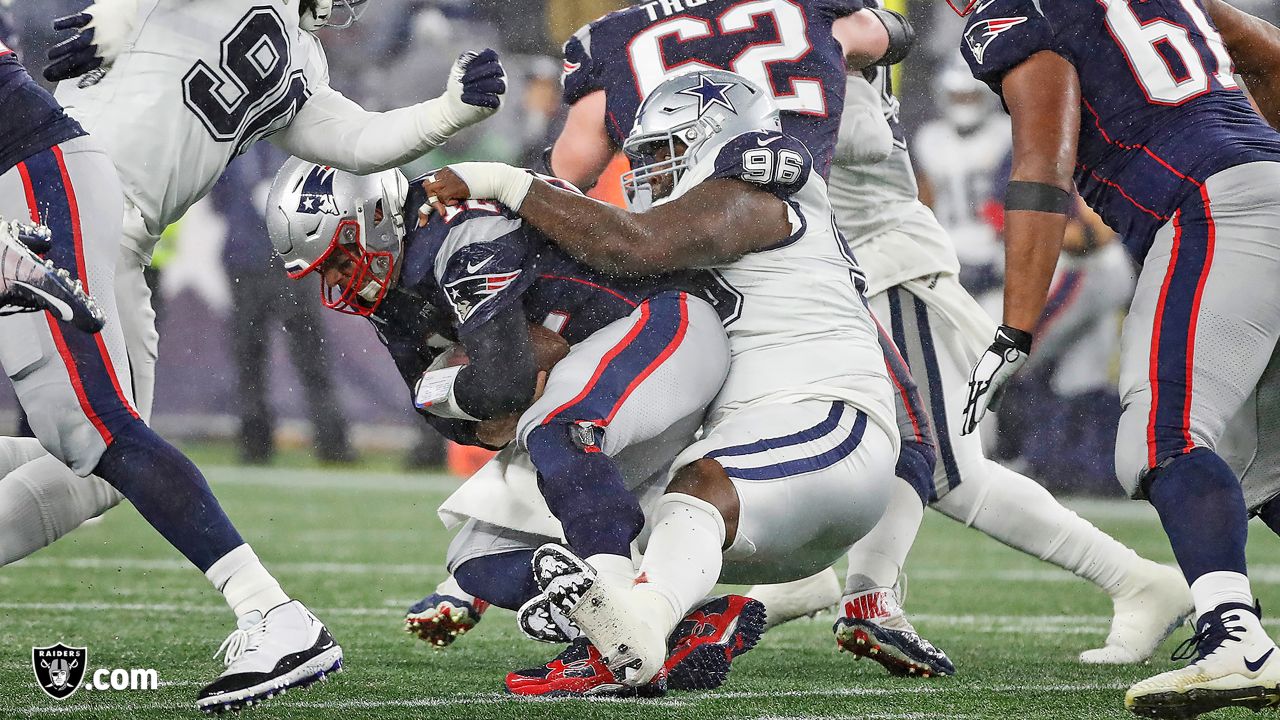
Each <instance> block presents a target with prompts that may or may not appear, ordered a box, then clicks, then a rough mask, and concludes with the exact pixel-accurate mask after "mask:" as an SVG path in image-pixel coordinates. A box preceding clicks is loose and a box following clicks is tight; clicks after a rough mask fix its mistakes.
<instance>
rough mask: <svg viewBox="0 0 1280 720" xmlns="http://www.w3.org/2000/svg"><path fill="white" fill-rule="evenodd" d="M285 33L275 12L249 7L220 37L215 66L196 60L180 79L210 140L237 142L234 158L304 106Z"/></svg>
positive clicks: (303, 92) (303, 90) (185, 98)
mask: <svg viewBox="0 0 1280 720" xmlns="http://www.w3.org/2000/svg"><path fill="white" fill-rule="evenodd" d="M286 33H287V30H286V28H285V24H284V22H283V21H282V20H281V19H280V16H279V15H277V14H276V11H275V9H274V8H270V7H256V8H253V9H252V10H250V11H249V12H248V13H246V14H245V16H244V17H243V18H241V19H240V22H238V23H236V26H235V27H234V28H233V29H232V30H231V32H229V33H227V36H226V37H224V38H223V39H222V43H221V45H220V47H221V57H220V59H219V61H218V67H217V68H211V67H209V65H208V64H207V63H205V61H204V60H198V61H196V64H195V65H193V66H192V67H191V69H190V70H188V71H187V74H186V75H185V76H184V77H183V78H182V90H183V101H184V103H185V104H186V106H187V108H188V109H189V110H190V111H191V112H192V113H194V114H195V116H196V117H197V118H199V119H200V122H201V124H203V125H204V128H205V130H207V131H208V132H209V136H210V137H212V138H213V139H214V140H216V141H218V142H234V143H236V146H237V147H236V154H237V155H238V154H240V153H242V152H244V150H245V149H246V148H248V146H249V145H251V144H252V143H253V142H255V141H257V140H258V139H259V138H260V137H262V136H263V135H264V134H265V133H266V131H267V130H268V129H269V128H270V127H271V126H273V125H275V124H276V122H277V121H278V120H283V121H286V122H287V121H288V120H289V119H291V118H292V117H293V116H294V115H295V114H297V112H298V110H299V108H301V107H302V102H303V100H304V98H305V95H306V82H305V80H303V78H302V75H301V73H293V75H292V76H291V75H290V73H289V67H290V65H291V64H292V59H291V57H290V50H291V47H290V44H289V38H288V35H287V34H286Z"/></svg>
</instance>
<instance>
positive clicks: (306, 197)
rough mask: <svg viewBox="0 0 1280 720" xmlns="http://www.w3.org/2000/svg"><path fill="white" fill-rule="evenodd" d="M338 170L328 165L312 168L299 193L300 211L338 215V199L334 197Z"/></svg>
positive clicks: (312, 213) (310, 213) (311, 213)
mask: <svg viewBox="0 0 1280 720" xmlns="http://www.w3.org/2000/svg"><path fill="white" fill-rule="evenodd" d="M335 174H337V171H336V170H334V169H333V168H331V167H328V166H326V165H317V166H315V167H314V168H311V172H309V173H307V177H306V178H305V179H304V180H303V181H302V191H301V192H300V193H299V195H298V212H300V213H307V214H309V215H318V214H320V213H324V214H325V215H335V216H336V215H338V214H339V213H338V201H337V200H334V199H333V177H334V175H335Z"/></svg>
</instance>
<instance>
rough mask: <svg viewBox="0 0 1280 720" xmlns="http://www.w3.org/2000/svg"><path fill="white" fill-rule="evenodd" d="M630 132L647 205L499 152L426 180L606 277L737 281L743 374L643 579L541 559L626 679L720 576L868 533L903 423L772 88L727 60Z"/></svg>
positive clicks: (639, 194)
mask: <svg viewBox="0 0 1280 720" xmlns="http://www.w3.org/2000/svg"><path fill="white" fill-rule="evenodd" d="M624 147H625V149H626V151H627V152H628V154H629V155H630V156H631V158H632V170H631V171H630V172H629V173H627V174H626V175H624V178H623V182H624V187H625V188H626V189H627V192H628V196H629V198H630V200H631V202H632V204H633V208H640V209H643V208H647V209H645V210H644V211H643V212H628V211H625V210H622V209H620V208H616V207H613V206H610V205H605V204H602V203H598V202H595V201H593V200H590V199H587V198H583V197H580V196H577V195H574V194H573V193H569V192H565V191H563V190H560V189H558V188H556V187H555V186H553V185H552V184H549V183H547V182H544V181H542V180H538V179H535V178H534V177H533V176H531V175H529V174H528V173H525V172H523V171H521V170H519V169H517V168H512V167H509V166H507V165H503V164H500V163H461V164H458V165H453V166H451V167H449V168H445V169H443V170H441V171H439V172H437V173H436V174H435V176H434V179H433V180H432V181H431V182H430V183H428V185H427V190H428V192H429V193H430V194H431V195H433V196H435V197H434V198H433V199H434V200H435V204H436V206H437V208H438V209H439V210H440V211H442V212H447V211H448V207H449V206H453V205H455V204H457V203H460V202H465V201H467V199H468V198H492V199H496V200H499V201H500V202H502V203H503V204H504V205H506V206H507V207H509V208H511V209H512V210H513V211H515V212H516V213H518V214H519V215H520V217H521V218H523V219H524V221H525V222H526V223H528V224H529V225H531V226H533V227H535V228H537V229H538V230H539V231H541V232H543V233H545V234H546V235H547V236H548V237H550V238H551V239H552V240H553V241H555V242H556V244H557V245H559V246H560V247H561V248H562V249H564V250H565V251H566V252H568V253H569V254H570V255H573V256H574V257H576V258H578V259H579V260H580V261H582V262H584V263H586V264H587V265H589V266H591V267H594V268H596V269H597V270H600V271H602V272H605V273H607V274H610V275H620V276H645V275H651V274H654V273H664V272H671V271H676V270H681V269H685V268H692V267H708V268H715V272H716V273H717V275H718V276H719V277H720V279H721V280H722V281H723V282H724V284H725V286H726V287H728V288H732V289H733V290H734V291H735V292H736V293H739V294H740V296H741V303H740V308H739V309H738V311H737V312H735V313H734V316H733V317H731V318H730V321H729V323H728V332H729V345H730V352H731V354H732V364H731V366H730V370H729V377H728V379H727V380H726V381H725V385H724V387H723V389H721V391H720V393H719V395H718V396H717V397H716V399H715V401H714V402H713V403H712V405H711V409H710V412H709V415H708V418H707V421H706V423H705V425H704V426H703V431H702V435H701V438H700V439H699V440H698V441H697V442H695V443H694V444H692V445H691V446H689V447H688V448H687V449H685V450H684V451H683V452H682V453H681V454H680V455H679V457H677V458H676V460H675V462H674V463H673V465H672V474H671V481H670V483H669V484H668V485H667V487H666V492H665V494H664V495H663V496H662V498H661V500H660V501H659V503H658V504H657V506H656V508H655V510H654V511H653V513H652V516H651V525H652V532H651V536H650V537H649V540H648V544H647V546H646V548H645V552H644V559H643V561H642V562H641V564H640V568H639V571H640V572H639V575H638V576H637V577H636V583H635V585H634V587H631V588H626V587H621V586H619V585H616V584H613V583H610V582H607V581H605V578H604V576H603V574H602V572H601V571H602V570H605V569H606V568H605V567H598V566H597V565H596V564H595V563H594V562H586V561H584V560H583V559H582V558H580V557H579V556H578V555H576V554H574V553H573V552H572V551H570V550H568V549H566V548H563V547H560V546H558V545H545V546H543V547H542V548H541V549H540V550H539V551H538V553H536V554H535V555H534V567H535V571H536V575H537V579H538V581H539V583H540V585H541V586H542V588H543V591H544V593H545V596H546V597H547V599H548V601H549V602H550V603H551V604H552V605H554V606H555V607H556V608H557V609H558V610H559V611H560V612H562V613H563V614H564V615H565V616H567V617H568V618H569V619H570V620H572V621H573V622H575V623H576V624H577V625H578V627H580V628H581V629H582V631H583V632H584V633H585V634H586V635H587V637H588V638H590V640H591V641H592V643H593V644H594V646H595V648H597V649H598V651H599V653H600V657H601V658H602V662H603V664H604V665H605V666H607V667H608V668H609V669H610V670H611V672H612V673H614V674H615V676H616V677H617V678H618V679H619V680H620V681H621V682H623V683H624V684H626V685H628V686H644V685H646V684H647V683H649V682H651V681H653V680H655V678H656V679H657V681H658V682H661V679H662V675H661V673H662V671H663V663H664V660H665V658H666V642H665V638H666V637H667V635H668V633H670V632H671V630H672V629H673V628H675V627H676V624H677V622H678V621H679V619H680V618H682V617H684V616H685V615H686V613H688V611H689V610H690V609H691V608H693V607H694V606H695V605H697V604H698V603H699V602H701V601H702V599H703V598H704V597H705V596H706V595H707V594H708V593H709V591H710V590H711V589H712V587H713V586H714V585H715V584H716V583H717V582H720V581H724V582H753V581H754V582H779V581H788V580H793V579H796V578H799V577H803V576H806V575H809V574H812V573H813V572H815V571H817V570H819V569H822V568H825V567H828V566H829V565H830V564H831V563H832V562H833V561H834V560H835V559H836V558H837V557H839V556H840V555H841V554H843V553H844V552H845V551H847V550H848V548H849V547H850V546H851V545H852V544H853V543H854V542H856V541H857V540H858V538H860V537H861V536H862V535H864V534H866V533H867V532H868V531H870V530H871V528H872V527H874V526H875V524H876V522H877V521H878V520H879V519H880V515H881V514H882V512H883V510H884V507H885V504H886V502H887V499H888V494H889V487H890V481H892V480H893V479H894V478H893V474H894V464H895V460H896V456H897V449H898V448H897V446H898V442H899V437H898V430H897V421H896V418H895V413H894V399H893V389H892V387H891V385H890V383H889V379H888V377H887V375H886V370H885V360H884V355H883V353H882V351H881V349H880V345H879V341H878V337H877V331H876V327H875V323H874V321H873V319H872V318H871V315H870V312H869V311H868V310H867V309H866V307H865V306H864V305H863V303H862V299H861V295H860V291H861V286H862V276H861V271H860V270H859V269H858V267H857V264H856V263H855V262H854V261H853V259H852V257H851V256H850V255H849V253H848V249H847V247H846V246H845V244H844V242H843V241H842V239H841V238H840V236H839V233H838V232H837V231H836V229H835V227H834V226H833V224H832V222H831V212H832V211H831V207H830V203H829V201H828V200H827V193H826V184H825V183H824V181H823V180H822V178H821V176H820V175H819V174H818V173H817V171H816V170H815V166H814V161H813V158H812V156H811V155H810V154H809V151H808V149H807V148H806V147H805V146H804V144H803V143H801V142H800V141H798V140H796V139H795V138H793V137H791V136H789V135H786V134H784V133H783V132H782V131H781V121H780V119H779V111H778V107H777V105H775V104H774V102H773V100H772V98H771V97H770V94H769V93H768V92H767V91H766V90H765V89H764V88H763V87H760V86H757V85H755V84H754V83H752V82H751V81H749V80H747V79H746V78H745V77H743V76H742V75H738V74H735V73H730V72H726V71H723V70H699V71H696V72H690V73H686V74H683V75H679V76H677V77H674V78H671V79H669V80H666V81H664V82H662V83H661V84H659V85H658V87H656V88H655V89H654V90H653V91H652V92H651V93H650V94H649V96H648V97H647V98H646V99H645V101H644V103H643V104H642V105H641V107H640V109H639V111H638V112H637V116H636V122H635V127H634V129H633V130H632V132H631V135H630V136H629V137H628V139H627V141H626V142H625V144H624ZM721 661H723V662H725V663H727V662H728V658H725V657H721Z"/></svg>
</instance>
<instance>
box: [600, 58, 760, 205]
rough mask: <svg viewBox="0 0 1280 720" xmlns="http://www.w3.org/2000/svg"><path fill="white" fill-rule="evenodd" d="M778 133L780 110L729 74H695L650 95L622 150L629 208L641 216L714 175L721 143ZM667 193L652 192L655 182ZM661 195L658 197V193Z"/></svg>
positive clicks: (756, 89)
mask: <svg viewBox="0 0 1280 720" xmlns="http://www.w3.org/2000/svg"><path fill="white" fill-rule="evenodd" d="M766 130H772V131H778V132H780V131H781V130H782V121H781V120H780V119H779V116H778V106H777V105H775V104H774V102H773V99H772V98H771V97H769V94H768V93H766V92H765V91H764V90H763V89H761V88H760V87H759V86H757V85H756V84H755V83H753V82H751V81H750V80H748V79H746V78H745V77H743V76H741V75H739V74H737V73H732V72H729V71H727V70H696V71H693V72H689V73H685V74H683V75H677V76H675V77H673V78H670V79H668V80H666V81H664V82H663V83H662V84H661V85H659V86H658V87H656V88H654V89H653V92H651V93H649V95H648V97H646V98H645V99H644V102H643V103H641V104H640V110H639V111H638V112H637V113H636V122H635V126H634V127H632V129H631V134H630V135H628V136H627V139H626V141H625V142H624V143H623V145H622V149H623V151H624V152H625V153H626V154H627V157H628V158H629V159H630V160H631V170H630V171H629V172H626V173H623V175H622V188H623V190H624V191H626V195H627V206H628V207H629V208H630V209H631V210H633V211H635V212H643V211H644V210H646V209H648V208H649V207H650V206H651V205H654V204H659V203H662V202H669V201H671V200H674V199H676V198H677V197H680V196H681V195H683V194H684V193H686V192H688V190H689V188H691V187H693V186H694V185H697V184H698V183H699V182H702V180H704V179H706V177H707V176H708V175H709V174H710V173H711V171H712V170H713V169H714V163H715V160H716V154H717V153H718V152H719V151H720V148H722V147H724V145H725V143H727V142H729V141H730V140H732V139H733V138H735V137H737V136H739V135H741V134H743V133H748V132H758V131H766ZM666 177H670V178H671V181H670V182H667V183H658V184H660V185H663V186H664V187H666V186H669V187H670V190H669V191H667V192H662V191H661V190H660V189H659V188H655V182H654V181H655V180H658V179H660V178H666ZM659 192H662V194H661V196H660V197H659V196H658V193H659Z"/></svg>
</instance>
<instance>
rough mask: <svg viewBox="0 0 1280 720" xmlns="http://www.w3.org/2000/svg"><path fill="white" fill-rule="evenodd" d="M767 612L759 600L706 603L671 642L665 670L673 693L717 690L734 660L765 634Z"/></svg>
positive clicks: (741, 598)
mask: <svg viewBox="0 0 1280 720" xmlns="http://www.w3.org/2000/svg"><path fill="white" fill-rule="evenodd" d="M764 628H765V608H764V605H762V604H761V603H760V602H759V601H758V600H753V599H751V598H749V597H744V596H742V595H726V596H724V597H719V598H712V599H711V600H708V601H706V602H704V603H703V604H702V605H700V606H699V607H698V608H696V609H695V610H694V611H693V612H691V613H689V614H688V615H686V616H685V618H684V619H683V620H681V621H680V624H679V625H676V629H675V630H673V631H672V632H671V636H670V637H669V638H667V652H668V654H667V662H666V664H665V665H664V666H663V670H664V674H665V675H666V677H667V687H668V688H670V689H672V690H714V689H715V688H718V687H720V686H721V685H723V684H724V681H725V678H727V677H728V676H729V668H730V663H732V662H733V659H734V658H736V657H738V656H739V655H742V654H743V653H745V652H747V651H748V650H750V649H751V648H753V647H755V646H756V643H757V642H759V640H760V636H761V635H763V634H764Z"/></svg>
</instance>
